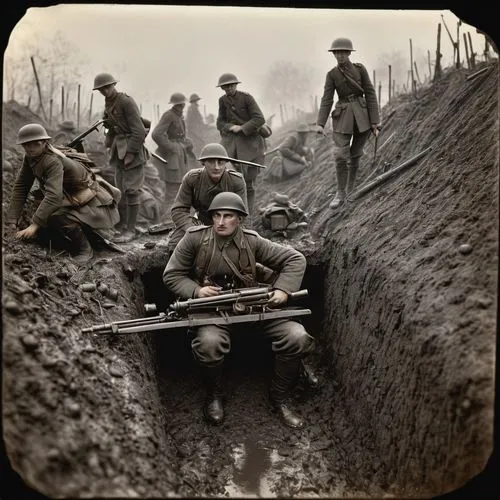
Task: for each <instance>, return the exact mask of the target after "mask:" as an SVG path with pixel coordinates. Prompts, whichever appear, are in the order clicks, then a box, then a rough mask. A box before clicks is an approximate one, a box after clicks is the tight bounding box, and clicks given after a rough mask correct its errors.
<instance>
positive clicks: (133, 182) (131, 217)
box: [94, 73, 148, 243]
mask: <svg viewBox="0 0 500 500" xmlns="http://www.w3.org/2000/svg"><path fill="white" fill-rule="evenodd" d="M116 84H117V80H115V78H113V76H111V75H110V74H108V73H99V74H98V75H97V76H96V77H95V79H94V90H98V91H99V92H100V93H101V94H102V95H103V96H104V98H105V99H104V115H103V119H104V127H105V128H107V129H108V132H107V134H106V142H105V145H106V147H107V148H109V163H110V165H112V166H113V167H114V168H115V183H116V187H117V188H118V189H119V190H120V191H121V192H122V195H123V196H122V201H121V203H120V205H119V206H118V210H119V211H120V224H119V225H117V227H116V229H117V230H118V232H119V233H120V234H118V236H117V237H115V238H114V241H115V242H116V243H127V242H129V241H132V240H133V239H134V238H136V236H137V234H136V224H137V216H138V214H139V203H140V202H139V192H140V190H141V187H142V186H143V184H144V165H145V164H146V161H147V159H148V152H147V150H146V148H145V145H144V140H145V139H146V136H147V134H148V130H147V128H146V127H145V126H144V123H143V121H142V118H141V112H140V110H139V107H138V106H137V104H136V102H135V101H134V99H133V98H132V97H130V96H129V95H127V94H126V93H124V92H118V91H117V90H116Z"/></svg>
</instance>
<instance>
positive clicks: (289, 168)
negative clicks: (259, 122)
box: [270, 123, 314, 180]
mask: <svg viewBox="0 0 500 500" xmlns="http://www.w3.org/2000/svg"><path fill="white" fill-rule="evenodd" d="M309 131H310V130H309V127H308V125H307V123H299V124H298V125H297V127H296V128H295V130H294V131H292V132H291V133H290V134H288V135H287V136H286V137H285V140H284V141H283V142H282V143H281V144H280V146H279V148H278V154H277V155H276V156H275V157H274V158H273V161H272V164H271V165H270V170H274V169H277V171H279V173H277V175H276V176H277V177H278V178H279V179H280V180H287V179H290V178H292V177H294V176H296V175H300V174H301V173H302V171H303V170H304V169H305V168H310V167H311V166H312V163H313V160H314V150H313V149H312V148H310V147H307V146H306V142H307V136H308V133H309Z"/></svg>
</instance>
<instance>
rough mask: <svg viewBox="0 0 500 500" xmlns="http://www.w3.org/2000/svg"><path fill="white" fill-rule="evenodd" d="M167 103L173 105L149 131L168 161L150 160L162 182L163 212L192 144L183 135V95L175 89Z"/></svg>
mask: <svg viewBox="0 0 500 500" xmlns="http://www.w3.org/2000/svg"><path fill="white" fill-rule="evenodd" d="M169 104H172V107H171V108H170V109H169V110H167V111H166V112H165V113H163V115H162V116H161V118H160V121H159V122H158V124H157V125H156V127H155V128H154V129H153V132H152V133H151V137H152V138H153V140H154V141H155V142H156V144H157V145H158V148H157V149H156V151H155V153H157V154H158V155H159V156H161V157H162V158H164V159H165V160H166V161H167V163H162V162H161V161H159V160H158V159H157V158H153V160H152V161H153V163H154V165H155V166H156V168H157V169H158V173H159V174H160V179H161V180H162V181H163V182H164V183H165V203H164V206H163V210H164V213H168V211H169V210H170V206H171V204H172V202H173V201H174V199H175V197H176V195H177V191H178V190H179V187H180V185H181V182H182V178H183V177H184V175H185V174H186V173H187V172H188V170H189V166H188V155H193V143H192V141H191V140H190V139H189V138H188V137H186V124H185V123H184V117H183V111H184V107H185V106H186V97H185V96H184V94H181V93H180V92H175V93H174V94H172V95H171V97H170V102H169Z"/></svg>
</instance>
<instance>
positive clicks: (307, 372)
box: [300, 360, 319, 389]
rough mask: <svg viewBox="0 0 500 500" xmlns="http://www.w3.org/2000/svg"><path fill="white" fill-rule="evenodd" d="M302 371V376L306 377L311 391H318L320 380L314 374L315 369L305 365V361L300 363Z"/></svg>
mask: <svg viewBox="0 0 500 500" xmlns="http://www.w3.org/2000/svg"><path fill="white" fill-rule="evenodd" d="M300 370H301V375H302V377H304V380H305V381H306V383H307V385H308V386H309V387H310V388H311V389H317V388H318V387H319V379H318V377H317V375H316V374H315V373H314V371H313V369H312V368H311V367H310V366H309V365H307V364H306V363H304V360H302V361H301V362H300Z"/></svg>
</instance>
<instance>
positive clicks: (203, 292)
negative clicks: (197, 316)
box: [195, 285, 222, 298]
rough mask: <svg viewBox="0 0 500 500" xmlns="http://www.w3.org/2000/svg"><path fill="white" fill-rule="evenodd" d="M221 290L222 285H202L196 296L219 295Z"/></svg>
mask: <svg viewBox="0 0 500 500" xmlns="http://www.w3.org/2000/svg"><path fill="white" fill-rule="evenodd" d="M221 290H222V287H221V286H213V285H208V286H202V287H200V288H198V289H197V290H196V292H195V296H196V297H198V298H203V297H215V296H216V295H219V292H220V291H221Z"/></svg>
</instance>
